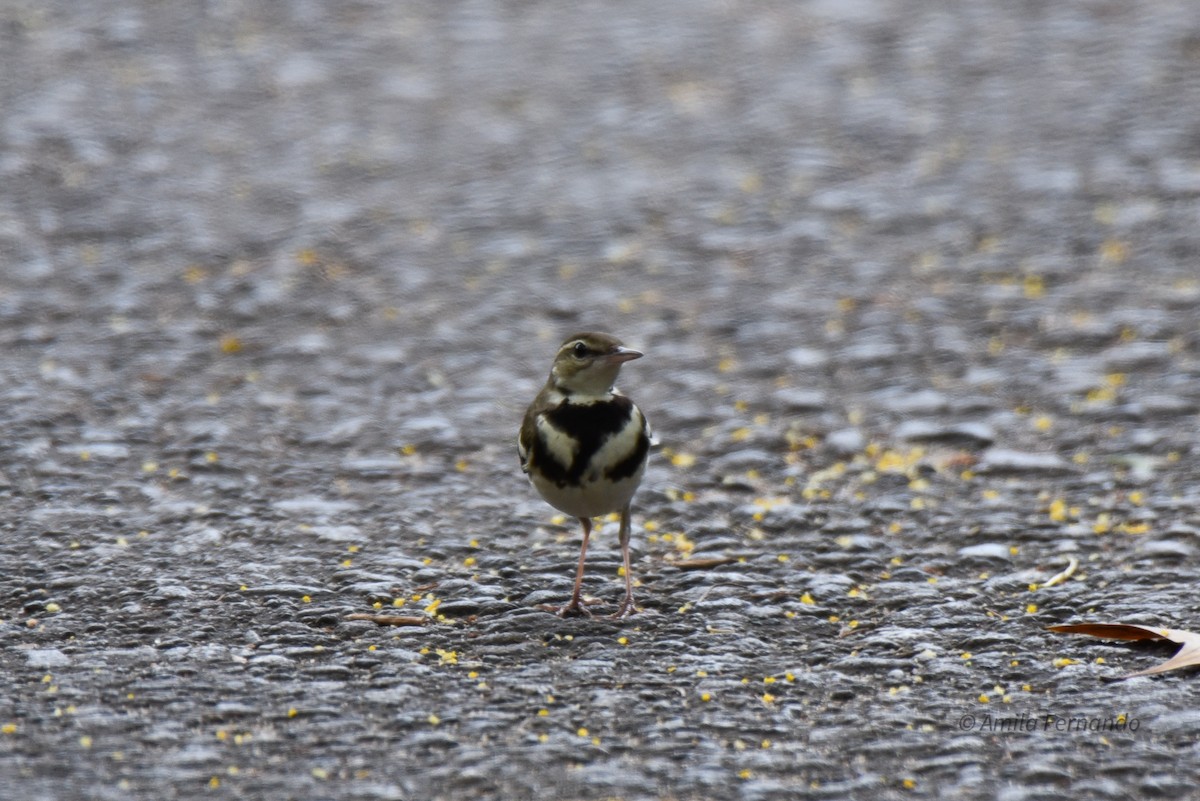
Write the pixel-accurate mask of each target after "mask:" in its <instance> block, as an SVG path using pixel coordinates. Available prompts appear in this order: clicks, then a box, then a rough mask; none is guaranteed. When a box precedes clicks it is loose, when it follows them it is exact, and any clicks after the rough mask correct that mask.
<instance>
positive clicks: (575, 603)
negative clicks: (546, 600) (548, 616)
mask: <svg viewBox="0 0 1200 801" xmlns="http://www.w3.org/2000/svg"><path fill="white" fill-rule="evenodd" d="M538 608H539V609H544V610H546V611H547V612H553V613H554V614H556V615H558V616H559V617H563V618H566V617H577V616H582V617H594V615H592V612H591V610H590V609H588V608H587V604H585V603H584V602H583V600H582V599H580V598H572V599H571V602H570V603H568V604H563V605H562V606H554V605H553V604H541V605H540V606H539V607H538Z"/></svg>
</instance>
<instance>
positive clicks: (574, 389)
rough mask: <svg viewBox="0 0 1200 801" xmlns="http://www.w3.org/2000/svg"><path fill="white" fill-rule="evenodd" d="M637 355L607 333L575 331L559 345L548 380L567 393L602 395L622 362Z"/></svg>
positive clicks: (608, 387)
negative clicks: (577, 332) (578, 332)
mask: <svg viewBox="0 0 1200 801" xmlns="http://www.w3.org/2000/svg"><path fill="white" fill-rule="evenodd" d="M640 358H642V354H641V352H640V351H636V350H633V349H632V348H627V347H625V346H624V345H622V344H621V340H619V339H617V338H616V337H614V336H612V335H610V334H599V333H584V334H574V335H573V336H569V337H567V338H566V340H565V341H564V342H563V343H562V345H561V346H560V347H559V349H558V354H557V355H556V356H555V357H554V366H553V367H552V368H550V380H551V381H552V382H553V383H554V386H555V387H556V388H557V389H558V390H559V391H561V392H564V393H567V394H577V395H604V394H605V393H607V392H609V391H610V390H611V389H612V386H613V383H614V382H616V380H617V373H619V372H620V371H621V365H622V364H624V363H625V362H628V361H632V360H633V359H640Z"/></svg>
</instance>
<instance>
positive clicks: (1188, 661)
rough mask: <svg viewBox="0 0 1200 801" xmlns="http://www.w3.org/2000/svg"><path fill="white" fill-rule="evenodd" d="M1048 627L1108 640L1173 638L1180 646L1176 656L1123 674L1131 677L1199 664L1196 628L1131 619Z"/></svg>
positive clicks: (1199, 648) (1198, 642)
mask: <svg viewBox="0 0 1200 801" xmlns="http://www.w3.org/2000/svg"><path fill="white" fill-rule="evenodd" d="M1048 628H1049V629H1050V631H1060V632H1063V633H1066V634H1087V635H1089V636H1091V637H1103V638H1104V639H1106V640H1170V641H1171V642H1173V643H1177V644H1179V645H1180V646H1181V647H1180V649H1179V651H1178V652H1177V653H1176V654H1175V656H1173V657H1171V658H1170V659H1168V660H1167V661H1166V662H1163V663H1162V664H1161V665H1156V666H1154V667H1152V668H1147V669H1146V670H1139V671H1137V672H1136V673H1130V674H1129V675H1127V676H1122V677H1121V678H1124V679H1131V678H1133V677H1134V676H1150V675H1153V674H1155V673H1166V672H1167V671H1168V670H1177V669H1179V668H1184V667H1193V666H1197V665H1200V634H1197V633H1196V632H1194V631H1184V630H1182V629H1156V628H1153V627H1151V626H1138V625H1135V624H1132V623H1075V624H1071V625H1066V626H1049V627H1048Z"/></svg>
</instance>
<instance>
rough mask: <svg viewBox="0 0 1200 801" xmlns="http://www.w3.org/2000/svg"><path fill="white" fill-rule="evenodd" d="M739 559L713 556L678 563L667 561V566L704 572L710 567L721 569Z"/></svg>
mask: <svg viewBox="0 0 1200 801" xmlns="http://www.w3.org/2000/svg"><path fill="white" fill-rule="evenodd" d="M736 561H737V559H736V558H734V557H732V556H713V557H709V558H705V559H681V560H679V561H678V562H672V561H670V560H667V564H669V565H670V566H671V567H677V568H679V569H680V570H704V569H706V568H710V567H720V566H721V565H727V564H729V563H730V562H736Z"/></svg>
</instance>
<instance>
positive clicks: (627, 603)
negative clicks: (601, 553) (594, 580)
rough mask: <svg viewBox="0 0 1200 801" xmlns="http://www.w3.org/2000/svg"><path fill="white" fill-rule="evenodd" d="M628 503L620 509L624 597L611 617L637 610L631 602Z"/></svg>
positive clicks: (622, 615)
mask: <svg viewBox="0 0 1200 801" xmlns="http://www.w3.org/2000/svg"><path fill="white" fill-rule="evenodd" d="M629 528H630V525H629V504H625V508H624V509H622V510H621V534H620V539H621V564H622V565H624V567H625V598H624V599H622V601H621V605H620V606H619V607H617V611H616V612H615V613H614V614H613V617H628V616H629V615H632V614H633V613H634V612H636V611H637V606H636V605H635V604H634V603H633V570H632V568H631V567H630V565H629Z"/></svg>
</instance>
